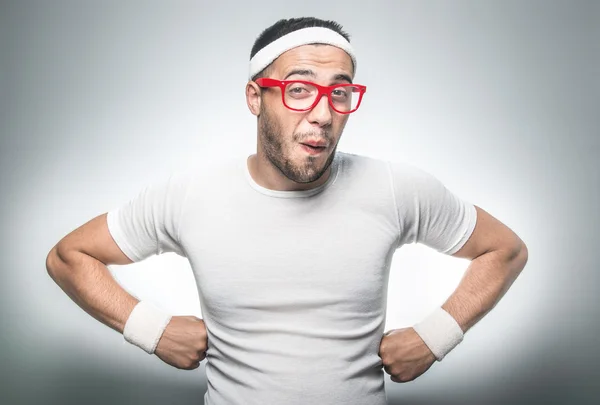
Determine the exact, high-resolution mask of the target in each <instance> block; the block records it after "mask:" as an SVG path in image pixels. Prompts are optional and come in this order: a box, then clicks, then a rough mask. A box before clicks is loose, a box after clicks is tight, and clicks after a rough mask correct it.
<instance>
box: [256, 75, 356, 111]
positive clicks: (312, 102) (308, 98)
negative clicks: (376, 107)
mask: <svg viewBox="0 0 600 405" xmlns="http://www.w3.org/2000/svg"><path fill="white" fill-rule="evenodd" d="M256 84H258V85H259V86H260V87H279V88H280V89H281V100H282V101H283V105H285V106H286V107H287V108H289V109H290V110H293V111H308V110H312V109H313V108H314V107H315V106H316V105H317V104H318V103H319V101H320V100H321V97H322V96H323V95H326V96H327V99H328V100H329V105H330V106H331V108H333V109H334V110H335V111H336V112H338V113H340V114H350V113H353V112H354V111H356V110H358V107H359V106H360V102H361V100H362V97H363V94H365V92H366V91H367V87H366V86H363V85H360V84H352V83H340V84H334V85H332V86H321V85H319V84H317V83H313V82H307V81H304V80H277V79H270V78H265V77H261V78H260V79H256Z"/></svg>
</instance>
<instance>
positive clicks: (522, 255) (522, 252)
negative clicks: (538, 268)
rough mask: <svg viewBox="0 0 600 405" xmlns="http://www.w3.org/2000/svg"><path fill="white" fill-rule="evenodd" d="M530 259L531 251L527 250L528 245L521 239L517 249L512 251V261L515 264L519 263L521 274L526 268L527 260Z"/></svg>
mask: <svg viewBox="0 0 600 405" xmlns="http://www.w3.org/2000/svg"><path fill="white" fill-rule="evenodd" d="M528 259H529V250H528V249H527V245H526V244H525V243H524V242H523V241H522V240H520V239H519V243H518V244H517V246H516V247H515V248H513V249H512V250H511V254H510V260H511V261H513V262H514V263H517V266H516V267H517V268H518V269H519V272H520V271H521V270H523V268H525V265H526V264H527V260H528Z"/></svg>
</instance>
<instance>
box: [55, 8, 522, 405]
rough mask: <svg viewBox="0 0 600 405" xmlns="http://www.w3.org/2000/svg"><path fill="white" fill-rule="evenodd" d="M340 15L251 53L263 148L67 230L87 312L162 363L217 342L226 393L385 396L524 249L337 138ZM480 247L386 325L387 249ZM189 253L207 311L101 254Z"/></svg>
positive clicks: (471, 313)
mask: <svg viewBox="0 0 600 405" xmlns="http://www.w3.org/2000/svg"><path fill="white" fill-rule="evenodd" d="M356 68H357V60H356V57H355V55H354V51H353V49H352V47H351V45H350V43H349V37H348V35H347V34H346V33H345V32H343V31H342V28H341V27H340V25H339V24H337V23H335V22H333V21H323V20H319V19H316V18H297V19H287V20H280V21H278V22H277V23H275V24H274V25H273V26H271V27H269V28H267V29H266V30H265V31H263V32H262V33H261V35H260V36H259V37H258V39H257V40H256V42H255V44H254V47H253V49H252V52H251V60H250V72H249V79H250V80H249V81H248V83H247V85H246V100H247V104H248V108H249V109H250V111H251V112H252V114H254V115H255V116H256V117H257V151H256V152H257V153H256V154H253V155H251V156H243V158H242V157H236V158H227V159H224V160H223V162H222V163H220V164H219V165H216V167H215V166H211V167H206V166H202V165H200V166H199V167H195V168H193V169H191V170H184V171H180V172H176V173H172V175H170V176H169V177H168V178H166V179H163V180H161V181H157V182H155V183H154V184H152V185H150V186H148V187H146V188H144V190H142V191H141V192H140V193H139V194H138V195H137V196H136V197H135V198H134V199H132V200H131V201H129V202H128V203H127V204H124V205H123V206H121V207H119V208H118V209H115V210H112V211H110V212H108V213H105V214H102V215H100V216H98V217H96V218H94V219H92V220H91V221H89V222H88V223H86V224H84V225H83V226H81V227H79V228H78V229H76V230H74V231H73V232H72V233H70V234H69V235H67V236H66V237H64V238H63V239H62V240H61V241H60V242H59V243H58V244H57V245H56V246H55V247H54V248H53V249H52V251H51V252H50V253H49V254H48V258H47V269H48V271H49V274H50V275H51V277H52V278H53V279H54V280H55V281H56V282H57V283H58V284H59V285H60V286H61V288H63V289H64V290H65V292H66V293H67V294H68V295H69V296H70V297H71V298H72V299H73V300H74V301H75V302H76V303H77V304H78V305H80V306H81V307H82V308H83V309H85V310H86V311H87V312H88V313H89V314H91V315H92V316H94V317H95V318H96V319H98V320H99V321H101V322H103V323H104V324H106V325H108V326H109V327H111V328H113V329H115V330H116V331H118V332H120V333H123V335H124V338H125V339H126V340H127V341H128V342H130V343H132V344H135V345H137V346H139V347H140V348H142V349H144V350H145V351H147V352H148V353H150V354H152V353H154V354H156V355H157V356H158V357H159V358H160V359H162V360H163V361H165V362H166V363H168V364H170V365H173V366H174V367H177V368H182V369H195V368H197V367H198V366H199V364H200V362H201V361H202V360H203V359H204V358H206V359H207V364H206V376H207V379H208V389H207V392H206V393H205V396H204V400H205V403H206V404H208V405H219V404H286V405H294V404H320V405H326V404H357V405H358V404H361V405H362V404H365V405H366V404H369V405H382V404H385V403H386V395H385V390H384V378H383V376H384V374H383V371H385V372H387V373H388V374H390V378H391V380H392V381H395V382H406V381H411V380H413V379H415V378H417V377H418V376H419V375H421V374H423V373H424V372H425V371H426V370H428V369H429V368H430V367H431V366H432V364H433V363H434V362H435V361H441V360H442V359H443V358H444V357H445V355H446V354H447V353H448V352H449V351H450V350H452V349H453V348H454V347H456V345H458V344H459V343H460V342H461V341H462V340H463V336H464V333H465V332H466V331H467V330H468V329H469V328H471V327H472V326H473V325H474V324H475V323H476V322H478V321H479V320H480V319H481V318H482V317H483V316H484V315H485V314H486V313H487V312H489V311H490V310H491V309H492V308H493V307H494V306H495V305H496V303H497V302H498V301H499V300H500V298H501V297H502V296H503V295H504V293H505V292H506V291H507V289H508V288H509V287H510V285H511V284H512V283H513V281H514V280H515V279H516V278H517V276H518V275H519V273H520V271H521V270H522V269H523V268H524V266H525V263H526V261H527V248H526V246H525V244H524V243H523V242H522V241H521V239H520V238H519V237H518V236H517V235H516V234H515V233H514V232H512V231H511V230H510V229H509V228H508V227H507V226H505V225H503V224H502V223H501V222H500V221H498V220H497V219H495V218H494V217H493V216H491V215H490V214H488V213H487V212H486V211H484V210H483V209H481V208H479V207H477V206H475V205H473V204H470V203H468V202H466V201H464V200H462V199H460V198H459V197H457V196H456V195H454V194H453V193H452V192H450V191H449V190H448V189H446V188H445V187H444V185H443V184H442V183H441V182H440V181H439V180H437V179H436V178H435V177H433V176H432V175H430V174H428V173H427V172H425V171H423V170H420V169H418V168H416V167H414V166H411V165H408V164H405V163H401V162H398V161H385V160H379V159H375V158H370V157H366V156H360V155H356V154H350V153H344V152H340V151H336V149H337V145H338V142H339V140H340V137H341V135H342V132H343V129H344V127H345V125H346V122H347V120H348V117H349V116H350V115H351V113H354V112H355V111H357V109H358V108H359V106H360V103H361V101H362V98H363V96H364V95H365V94H366V87H365V86H363V85H360V84H356V83H353V80H354V77H355V74H356ZM407 243H422V244H425V245H427V246H429V247H431V248H433V249H435V250H437V251H438V252H441V253H444V254H448V255H452V256H454V257H460V258H467V259H470V260H471V262H470V265H469V267H468V268H467V271H466V273H465V275H464V278H463V279H462V280H461V282H460V284H459V286H458V287H457V289H456V291H455V292H454V293H453V294H452V295H451V296H450V297H449V298H448V300H447V301H446V302H445V303H444V304H443V305H442V306H441V307H439V308H437V309H436V310H435V311H433V312H432V313H431V315H429V316H428V317H426V318H425V319H424V320H423V321H422V322H419V323H418V324H416V325H414V326H413V327H408V328H401V329H395V330H392V331H388V332H387V333H385V334H384V333H383V332H384V331H383V329H384V325H385V304H386V300H387V281H388V274H389V268H390V264H391V260H392V257H393V254H394V252H395V251H396V250H397V249H399V248H400V247H401V246H403V245H404V244H407ZM165 252H175V253H177V254H179V255H181V256H184V257H186V258H187V259H188V260H189V261H190V264H191V267H192V270H193V272H194V276H195V279H196V282H197V287H198V292H199V296H200V303H201V307H202V319H199V318H197V317H194V316H170V315H169V314H167V313H165V312H163V311H162V310H160V309H159V308H157V307H155V306H154V305H152V304H151V303H148V302H146V301H139V300H138V299H137V298H135V297H133V296H131V295H130V294H128V293H127V292H126V291H125V290H123V289H122V288H121V287H120V286H119V285H118V284H117V283H116V282H115V281H114V279H113V278H112V277H111V275H110V273H109V271H108V269H107V268H106V265H109V264H128V263H131V262H139V261H141V260H144V259H145V258H147V257H149V256H151V255H154V254H161V253H165Z"/></svg>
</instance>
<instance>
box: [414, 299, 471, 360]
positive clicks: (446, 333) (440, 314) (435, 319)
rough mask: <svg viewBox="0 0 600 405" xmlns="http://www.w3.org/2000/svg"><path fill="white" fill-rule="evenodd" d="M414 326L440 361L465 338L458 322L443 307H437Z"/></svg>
mask: <svg viewBox="0 0 600 405" xmlns="http://www.w3.org/2000/svg"><path fill="white" fill-rule="evenodd" d="M413 328H414V330H415V331H416V332H417V333H418V334H419V336H420V337H421V339H423V341H424V342H425V344H426V345H427V346H428V347H429V349H430V350H431V351H432V352H433V354H434V355H435V357H436V359H437V360H438V361H442V359H443V358H444V356H446V354H448V352H450V351H451V350H452V349H454V347H456V345H458V344H459V343H460V342H462V340H463V338H464V333H463V331H462V329H461V328H460V325H459V324H458V322H456V320H455V319H454V318H453V317H452V315H450V314H449V313H448V312H446V311H445V310H444V309H443V308H441V307H438V308H436V309H435V310H434V311H433V312H432V313H431V314H430V315H429V316H427V317H426V318H425V319H423V320H422V321H421V322H419V323H417V324H416V325H414V326H413Z"/></svg>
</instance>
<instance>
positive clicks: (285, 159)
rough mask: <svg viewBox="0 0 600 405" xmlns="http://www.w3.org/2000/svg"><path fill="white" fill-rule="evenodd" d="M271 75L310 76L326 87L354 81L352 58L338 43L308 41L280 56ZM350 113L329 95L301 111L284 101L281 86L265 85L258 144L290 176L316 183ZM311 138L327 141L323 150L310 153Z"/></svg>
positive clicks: (326, 166)
mask: <svg viewBox="0 0 600 405" xmlns="http://www.w3.org/2000/svg"><path fill="white" fill-rule="evenodd" d="M267 77H270V78H274V79H280V80H294V79H297V80H307V81H311V82H314V83H317V84H321V85H323V86H329V85H332V84H335V83H350V80H351V79H352V77H353V66H352V59H351V58H350V56H349V55H348V54H347V53H346V52H344V51H343V50H341V49H339V48H337V47H334V46H330V45H303V46H299V47H297V48H293V49H290V50H289V51H287V52H285V53H283V54H282V55H281V56H279V58H277V59H276V60H275V61H274V62H273V64H272V65H271V67H270V68H269V70H268V75H267ZM344 77H345V78H344ZM348 79H350V80H348ZM348 117H349V114H339V113H337V112H336V111H335V110H333V109H332V108H331V106H330V105H329V100H328V99H327V97H325V96H324V97H322V98H321V99H320V101H319V102H318V104H317V105H316V106H315V107H314V108H313V109H312V110H310V111H302V112H299V111H292V110H289V109H288V108H286V107H285V106H284V105H283V102H282V99H281V89H279V88H278V87H271V88H263V89H262V91H261V103H260V113H259V116H258V147H259V148H260V149H261V150H262V152H263V153H264V155H265V157H266V158H267V159H268V160H270V161H271V163H273V165H274V166H275V167H277V168H278V169H279V170H280V171H281V172H282V173H283V174H284V175H285V176H286V177H287V178H289V179H290V180H292V181H295V182H297V183H311V182H314V181H316V180H318V179H319V178H320V177H321V176H322V175H323V173H324V172H325V171H326V170H327V169H328V168H329V166H330V164H331V162H332V160H333V158H334V156H335V151H336V148H337V144H338V141H339V139H340V137H341V135H342V131H343V130H344V126H345V125H346V122H347V120H348ZM309 140H310V141H317V142H324V143H325V144H326V145H327V146H326V147H325V148H324V149H322V150H321V151H320V153H318V154H314V153H312V154H311V153H309V152H307V151H306V150H305V149H304V148H305V147H304V146H303V145H302V142H307V141H309Z"/></svg>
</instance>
